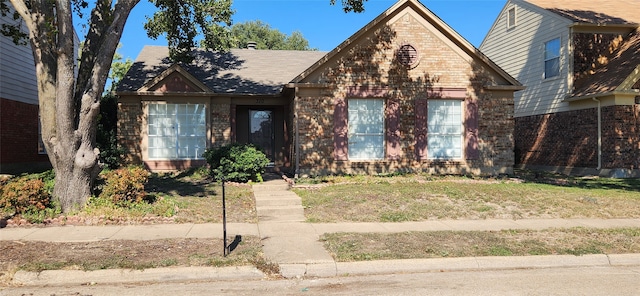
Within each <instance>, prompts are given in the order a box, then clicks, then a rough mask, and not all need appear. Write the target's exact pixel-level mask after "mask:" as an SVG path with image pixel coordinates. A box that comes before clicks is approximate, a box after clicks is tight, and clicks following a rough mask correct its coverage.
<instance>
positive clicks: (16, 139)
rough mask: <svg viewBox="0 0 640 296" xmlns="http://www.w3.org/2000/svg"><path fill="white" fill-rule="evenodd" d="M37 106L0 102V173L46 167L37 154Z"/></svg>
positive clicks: (44, 157) (28, 170) (45, 162)
mask: <svg viewBox="0 0 640 296" xmlns="http://www.w3.org/2000/svg"><path fill="white" fill-rule="evenodd" d="M38 141H39V134H38V105H33V104H27V103H22V102H18V101H13V100H7V99H0V173H23V172H30V171H39V170H42V169H43V168H46V167H50V163H49V158H48V157H47V155H46V154H39V153H38Z"/></svg>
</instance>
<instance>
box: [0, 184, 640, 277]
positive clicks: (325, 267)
mask: <svg viewBox="0 0 640 296" xmlns="http://www.w3.org/2000/svg"><path fill="white" fill-rule="evenodd" d="M253 190H254V195H255V199H256V211H257V214H258V221H259V222H258V223H257V224H251V223H228V224H227V235H228V237H233V236H235V235H244V236H248V235H251V236H258V237H260V239H261V240H262V242H263V251H264V254H265V256H266V257H267V259H268V260H269V261H271V262H275V263H278V264H279V265H280V270H281V273H282V275H283V276H284V277H287V278H291V277H305V276H306V277H309V276H311V277H330V276H339V275H345V274H372V273H396V272H428V271H443V270H479V269H499V268H509V269H512V268H545V267H560V266H572V267H575V266H604V265H640V254H627V255H589V256H524V257H473V258H444V259H418V260H413V259H412V260H385V261H367V262H350V263H340V262H335V261H334V260H333V258H332V257H331V255H330V254H329V253H328V252H327V251H326V250H325V249H324V247H323V246H322V243H321V242H320V241H319V238H320V236H321V235H322V234H325V233H335V232H360V233H369V232H379V233H392V232H405V231H442V230H470V231H472V230H477V231H483V230H492V231H497V230H505V229H546V228H568V227H579V226H581V227H591V228H617V227H640V219H525V220H502V219H488V220H434V221H422V222H401V223H305V222H304V221H305V217H304V210H303V208H302V203H301V199H300V197H298V196H297V195H296V194H295V193H293V192H292V191H290V190H289V185H288V183H287V182H285V180H283V179H280V178H271V179H269V180H267V181H265V182H263V183H260V184H255V185H253ZM222 228H223V226H222V224H216V223H209V224H156V225H122V226H62V227H41V228H36V227H33V228H4V229H0V240H23V241H29V240H31V241H51V242H88V241H100V240H153V239H164V238H203V239H206V238H222ZM182 269H183V268H182ZM182 269H178V268H163V269H157V270H154V271H149V272H147V273H146V274H147V276H149V274H154V275H155V277H157V278H172V279H176V280H178V279H181V277H180V276H177V275H175V273H176V272H180V273H182V271H181V270H182ZM225 270H226V269H225ZM229 270H230V271H229V272H230V273H232V274H233V276H235V277H239V278H243V277H245V278H253V277H256V276H259V275H260V274H261V273H260V272H259V271H258V270H256V269H255V268H231V269H229ZM137 272H140V271H137ZM143 274H144V272H143ZM197 274H201V275H202V277H205V278H203V279H214V278H220V277H223V276H222V275H220V270H217V269H215V268H198V272H197ZM74 275H75V278H76V279H77V280H76V281H82V282H84V283H86V282H91V281H92V280H90V279H91V278H92V277H94V278H95V279H96V281H100V282H104V281H105V279H107V278H111V279H112V280H113V281H125V282H126V281H131V280H132V279H134V278H145V279H146V278H147V277H145V276H143V275H139V276H137V277H132V276H131V274H130V273H127V272H126V271H121V270H119V271H118V270H116V271H95V272H82V271H45V272H42V273H38V274H34V273H25V272H18V273H17V274H16V276H15V277H14V280H15V281H17V282H19V283H23V284H43V281H45V282H46V281H50V282H58V281H59V280H66V281H67V282H74V280H73V279H74ZM188 279H191V277H189V278H188Z"/></svg>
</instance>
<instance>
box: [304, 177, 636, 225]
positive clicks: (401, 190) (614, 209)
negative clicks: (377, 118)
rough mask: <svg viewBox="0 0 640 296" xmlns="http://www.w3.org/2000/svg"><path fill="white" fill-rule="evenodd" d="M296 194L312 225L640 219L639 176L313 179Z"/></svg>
mask: <svg viewBox="0 0 640 296" xmlns="http://www.w3.org/2000/svg"><path fill="white" fill-rule="evenodd" d="M293 190H294V191H295V192H296V193H297V194H298V195H299V196H301V197H302V203H303V206H304V207H305V215H306V217H307V221H308V222H402V221H424V220H435V219H488V218H501V219H529V218H638V217H640V180H638V179H608V178H575V177H566V176H560V175H549V174H546V175H542V174H534V173H530V172H518V174H517V175H516V176H515V177H504V178H471V177H459V176H442V177H435V176H429V175H420V174H407V175H393V176H352V177H349V176H346V177H345V176H343V177H324V178H318V179H311V180H308V181H307V184H304V183H302V184H300V183H299V184H298V185H297V186H296V188H294V189H293Z"/></svg>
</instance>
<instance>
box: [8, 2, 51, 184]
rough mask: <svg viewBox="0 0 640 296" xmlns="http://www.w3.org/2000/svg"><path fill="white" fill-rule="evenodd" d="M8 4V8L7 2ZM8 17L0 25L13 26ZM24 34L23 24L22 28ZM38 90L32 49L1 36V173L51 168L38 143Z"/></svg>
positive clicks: (12, 20) (13, 21) (11, 19)
mask: <svg viewBox="0 0 640 296" xmlns="http://www.w3.org/2000/svg"><path fill="white" fill-rule="evenodd" d="M9 5H11V4H10V3H9ZM16 22H19V21H16V20H14V19H13V18H12V16H11V14H9V15H7V16H2V15H0V26H2V25H4V24H11V25H15V24H16ZM23 28H24V31H25V32H27V31H26V25H23ZM39 130H40V129H39V120H38V88H37V85H36V68H35V64H34V62H33V54H32V53H31V47H30V46H29V44H28V43H27V45H16V44H14V43H13V39H12V38H10V37H6V36H4V35H2V34H0V174H18V173H24V172H30V171H39V170H43V169H46V168H50V167H51V164H50V163H49V158H48V157H47V154H46V152H45V150H44V146H43V144H42V142H41V141H40V134H39Z"/></svg>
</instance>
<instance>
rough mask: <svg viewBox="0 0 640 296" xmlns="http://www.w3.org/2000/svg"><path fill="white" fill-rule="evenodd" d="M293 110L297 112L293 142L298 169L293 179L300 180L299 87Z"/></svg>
mask: <svg viewBox="0 0 640 296" xmlns="http://www.w3.org/2000/svg"><path fill="white" fill-rule="evenodd" d="M293 108H294V110H295V111H294V112H293V120H294V121H295V122H294V129H295V136H294V139H293V142H294V145H295V148H294V153H295V154H296V167H295V172H294V176H293V179H294V180H298V174H299V173H300V124H299V119H298V87H297V86H296V87H295V91H294V96H293Z"/></svg>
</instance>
